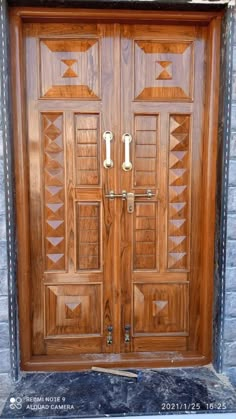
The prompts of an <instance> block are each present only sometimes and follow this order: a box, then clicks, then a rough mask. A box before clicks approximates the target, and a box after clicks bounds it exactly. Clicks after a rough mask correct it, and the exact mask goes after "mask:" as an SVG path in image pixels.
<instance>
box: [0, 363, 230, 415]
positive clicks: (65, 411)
mask: <svg viewBox="0 0 236 419" xmlns="http://www.w3.org/2000/svg"><path fill="white" fill-rule="evenodd" d="M132 371H134V370H132ZM137 372H138V379H133V378H132V379H130V378H124V377H118V376H113V375H108V374H103V373H97V372H93V371H84V372H72V373H31V374H24V375H23V376H22V379H21V381H20V382H18V383H17V384H15V385H14V386H10V385H9V383H7V380H5V385H4V384H3V386H2V387H0V390H1V388H2V389H3V393H4V392H5V397H7V400H6V403H5V407H4V408H3V411H2V415H1V418H5V419H7V418H11V419H14V418H19V417H20V418H22V417H24V418H40V417H41V418H53V417H58V416H59V417H64V418H70V417H71V418H72V417H73V418H80V417H83V418H85V417H93V416H98V417H99V416H107V415H109V416H110V415H111V416H113V415H114V416H135V415H137V416H139V415H145V416H146V415H156V416H158V417H162V415H163V414H175V415H177V416H179V415H180V414H181V412H182V413H184V412H186V411H188V412H190V413H199V414H200V413H209V417H210V416H211V417H215V418H216V417H218V415H217V416H216V414H217V413H221V415H222V416H220V417H221V418H222V419H223V413H229V414H230V413H231V415H229V419H231V418H236V388H234V387H233V386H232V385H231V383H230V382H229V380H228V378H227V377H226V376H224V375H219V374H216V373H215V372H214V370H213V369H212V368H211V367H199V368H185V369H181V368H176V369H159V370H155V369H152V370H150V369H146V370H138V371H137ZM4 386H5V390H4ZM2 399H3V397H2ZM213 413H214V415H213V416H212V414H213ZM159 415H160V416H159ZM232 415H233V416H232ZM181 416H182V415H181ZM226 416H227V415H226ZM179 417H180V416H179ZM185 417H186V415H185ZM199 417H200V415H199Z"/></svg>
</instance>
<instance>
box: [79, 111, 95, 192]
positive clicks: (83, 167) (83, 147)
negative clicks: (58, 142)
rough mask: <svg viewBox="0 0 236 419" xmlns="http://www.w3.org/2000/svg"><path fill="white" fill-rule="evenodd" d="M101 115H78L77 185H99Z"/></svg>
mask: <svg viewBox="0 0 236 419" xmlns="http://www.w3.org/2000/svg"><path fill="white" fill-rule="evenodd" d="M99 125H100V124H99V115H96V114H95V115H93V114H79V115H76V183H77V185H81V186H83V185H84V186H89V185H98V184H99V181H100V179H99V173H100V158H99V157H100V126H99Z"/></svg>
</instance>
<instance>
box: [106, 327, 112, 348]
mask: <svg viewBox="0 0 236 419" xmlns="http://www.w3.org/2000/svg"><path fill="white" fill-rule="evenodd" d="M107 331H108V335H107V345H112V331H113V327H112V326H108V327H107Z"/></svg>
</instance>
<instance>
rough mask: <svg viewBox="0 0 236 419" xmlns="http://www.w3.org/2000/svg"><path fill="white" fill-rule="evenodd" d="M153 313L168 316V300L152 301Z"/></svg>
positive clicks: (154, 315)
mask: <svg viewBox="0 0 236 419" xmlns="http://www.w3.org/2000/svg"><path fill="white" fill-rule="evenodd" d="M152 315H153V317H156V316H162V317H163V316H164V317H166V316H168V301H167V300H165V301H163V300H156V301H153V302H152Z"/></svg>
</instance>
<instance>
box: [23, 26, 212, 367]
mask: <svg viewBox="0 0 236 419" xmlns="http://www.w3.org/2000/svg"><path fill="white" fill-rule="evenodd" d="M208 36H209V28H208V27H207V25H201V26H199V25H198V24H193V23H192V24H188V25H185V24H181V25H179V24H178V25H177V24H173V23H172V24H154V23H142V24H141V23H140V24H124V23H122V22H120V23H97V22H95V23H85V22H84V23H74V22H73V23H71V22H70V23H69V22H64V23H47V22H46V23H45V22H42V23H26V24H24V32H23V38H24V46H25V49H24V51H25V76H26V77H25V79H26V103H27V105H26V117H27V129H26V131H27V141H26V143H27V156H28V157H27V159H28V160H27V161H28V166H29V170H28V173H29V183H28V184H29V225H30V229H29V231H30V235H29V243H30V260H31V263H30V275H29V290H28V292H29V293H30V299H29V301H30V307H29V310H30V325H29V327H30V328H31V350H32V356H33V357H34V358H35V359H36V360H38V368H39V369H40V368H41V369H44V368H46V369H47V368H55V369H57V362H58V365H59V368H63V365H64V369H71V368H77V367H78V368H83V367H86V366H89V365H92V364H93V365H96V364H99V365H117V366H122V365H123V366H132V365H133V366H135V365H140V366H141V365H142V366H145V365H146V366H148V365H153V366H155V365H156V366H158V365H174V364H175V361H176V362H177V363H185V364H194V363H196V364H197V363H204V362H207V360H208V359H209V354H210V351H211V349H210V343H209V342H210V341H209V338H208V337H207V338H206V335H207V333H208V332H207V333H206V330H207V329H211V316H210V315H209V313H210V310H211V296H210V293H209V282H210V283H211V280H212V278H211V277H208V278H207V276H206V275H205V274H204V272H203V264H204V257H203V253H204V251H206V252H207V250H206V247H207V246H212V248H213V241H212V242H211V243H210V244H209V243H206V242H205V236H204V233H203V231H204V222H205V221H204V205H205V202H206V199H207V197H206V194H207V193H209V190H208V192H206V189H205V184H204V182H206V174H207V166H206V164H207V163H206V159H207V147H208V145H207V144H208V137H207V126H208V125H207V124H208V123H207V121H206V116H205V115H206V114H207V112H208V110H207V109H206V107H207V106H208V102H207V97H206V96H207V95H206V91H207V89H208V85H207V83H208V82H207V80H208V73H209V68H208V67H207V65H209V66H210V64H207V65H206V63H208V59H209V60H210V58H209V55H210V50H209V45H208V47H207V42H209V41H207V40H208ZM204 106H205V107H204ZM16 157H17V156H16ZM213 160H214V156H213ZM129 162H130V163H131V164H129ZM204 179H205V180H204ZM212 191H213V192H212ZM210 193H213V194H214V185H212V189H211V190H210ZM117 195H118V196H117ZM212 199H214V197H213V198H212ZM205 227H206V225H205ZM211 238H212V232H210V233H209V240H211ZM212 263H213V261H212V260H210V261H209V265H210V266H211V264H212ZM209 269H210V268H209ZM210 271H211V269H210ZM208 281H209V282H208ZM23 304H24V302H23V301H20V305H21V307H22V305H23ZM207 305H208V306H207ZM203 306H204V307H203ZM206 306H207V308H206ZM21 310H24V308H21ZM204 310H205V311H204ZM206 312H207V313H208V314H207V315H206V318H205V320H204V318H203V315H204V313H206ZM22 336H24V331H22ZM205 338H206V343H205V349H204V350H203V348H204V339H205ZM22 339H23V337H22ZM204 351H205V354H204V353H203V352H204ZM63 362H65V364H63ZM35 366H36V368H37V365H36V364H35ZM35 366H34V368H35Z"/></svg>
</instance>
